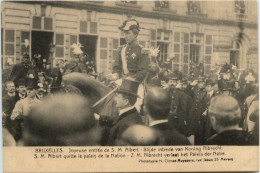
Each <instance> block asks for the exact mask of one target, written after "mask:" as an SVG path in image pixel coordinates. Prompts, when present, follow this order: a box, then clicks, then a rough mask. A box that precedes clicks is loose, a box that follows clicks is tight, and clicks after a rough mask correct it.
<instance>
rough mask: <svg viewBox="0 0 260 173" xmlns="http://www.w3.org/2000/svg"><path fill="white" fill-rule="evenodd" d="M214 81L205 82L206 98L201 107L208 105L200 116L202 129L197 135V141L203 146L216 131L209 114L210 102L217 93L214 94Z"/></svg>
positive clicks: (207, 80)
mask: <svg viewBox="0 0 260 173" xmlns="http://www.w3.org/2000/svg"><path fill="white" fill-rule="evenodd" d="M214 84H215V83H214V81H213V80H211V79H206V81H205V90H206V93H205V96H204V97H203V98H202V100H201V105H206V110H205V111H204V112H203V113H202V115H201V116H200V120H199V124H200V126H199V127H200V129H199V132H198V135H197V141H200V142H201V144H203V143H204V142H205V141H206V140H207V139H208V138H209V137H210V136H212V135H213V134H215V131H214V130H213V128H212V126H211V123H210V117H209V114H208V107H209V103H210V100H211V99H212V98H213V97H214V96H216V93H215V92H214V89H213V87H214ZM198 139H199V140H198Z"/></svg>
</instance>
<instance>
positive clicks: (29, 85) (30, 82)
mask: <svg viewBox="0 0 260 173" xmlns="http://www.w3.org/2000/svg"><path fill="white" fill-rule="evenodd" d="M26 87H27V89H37V88H39V86H38V84H37V80H36V79H34V78H28V79H27V81H26Z"/></svg>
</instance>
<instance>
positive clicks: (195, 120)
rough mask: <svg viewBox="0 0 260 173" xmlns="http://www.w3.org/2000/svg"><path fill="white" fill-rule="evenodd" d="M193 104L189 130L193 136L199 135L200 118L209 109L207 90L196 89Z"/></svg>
mask: <svg viewBox="0 0 260 173" xmlns="http://www.w3.org/2000/svg"><path fill="white" fill-rule="evenodd" d="M193 93H194V94H193V95H194V98H193V104H192V106H191V114H192V115H190V120H189V121H190V123H189V129H190V132H191V134H197V133H198V131H199V129H200V124H199V121H200V118H201V116H202V114H203V113H204V111H205V110H206V109H207V104H208V100H207V95H206V91H205V89H199V88H194V90H193Z"/></svg>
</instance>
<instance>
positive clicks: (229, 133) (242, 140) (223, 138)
mask: <svg viewBox="0 0 260 173" xmlns="http://www.w3.org/2000/svg"><path fill="white" fill-rule="evenodd" d="M246 137H247V133H246V132H245V131H242V130H226V131H223V132H221V133H219V134H216V135H213V136H212V137H210V138H209V139H208V140H207V141H206V143H205V145H246Z"/></svg>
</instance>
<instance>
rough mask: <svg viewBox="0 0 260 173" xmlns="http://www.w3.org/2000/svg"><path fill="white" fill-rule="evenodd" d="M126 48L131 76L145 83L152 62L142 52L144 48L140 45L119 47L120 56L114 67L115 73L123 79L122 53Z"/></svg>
mask: <svg viewBox="0 0 260 173" xmlns="http://www.w3.org/2000/svg"><path fill="white" fill-rule="evenodd" d="M124 47H126V61H127V69H128V71H129V75H130V76H131V77H133V78H134V79H136V80H137V81H143V80H144V78H145V76H146V74H147V72H148V67H149V62H150V60H149V58H148V55H147V54H145V53H144V52H143V51H142V47H141V46H140V45H139V44H134V45H132V46H129V45H123V46H121V47H119V50H118V56H117V57H116V58H115V63H114V66H113V73H117V74H118V75H119V77H122V75H123V65H122V56H121V52H122V49H123V48H124Z"/></svg>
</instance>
